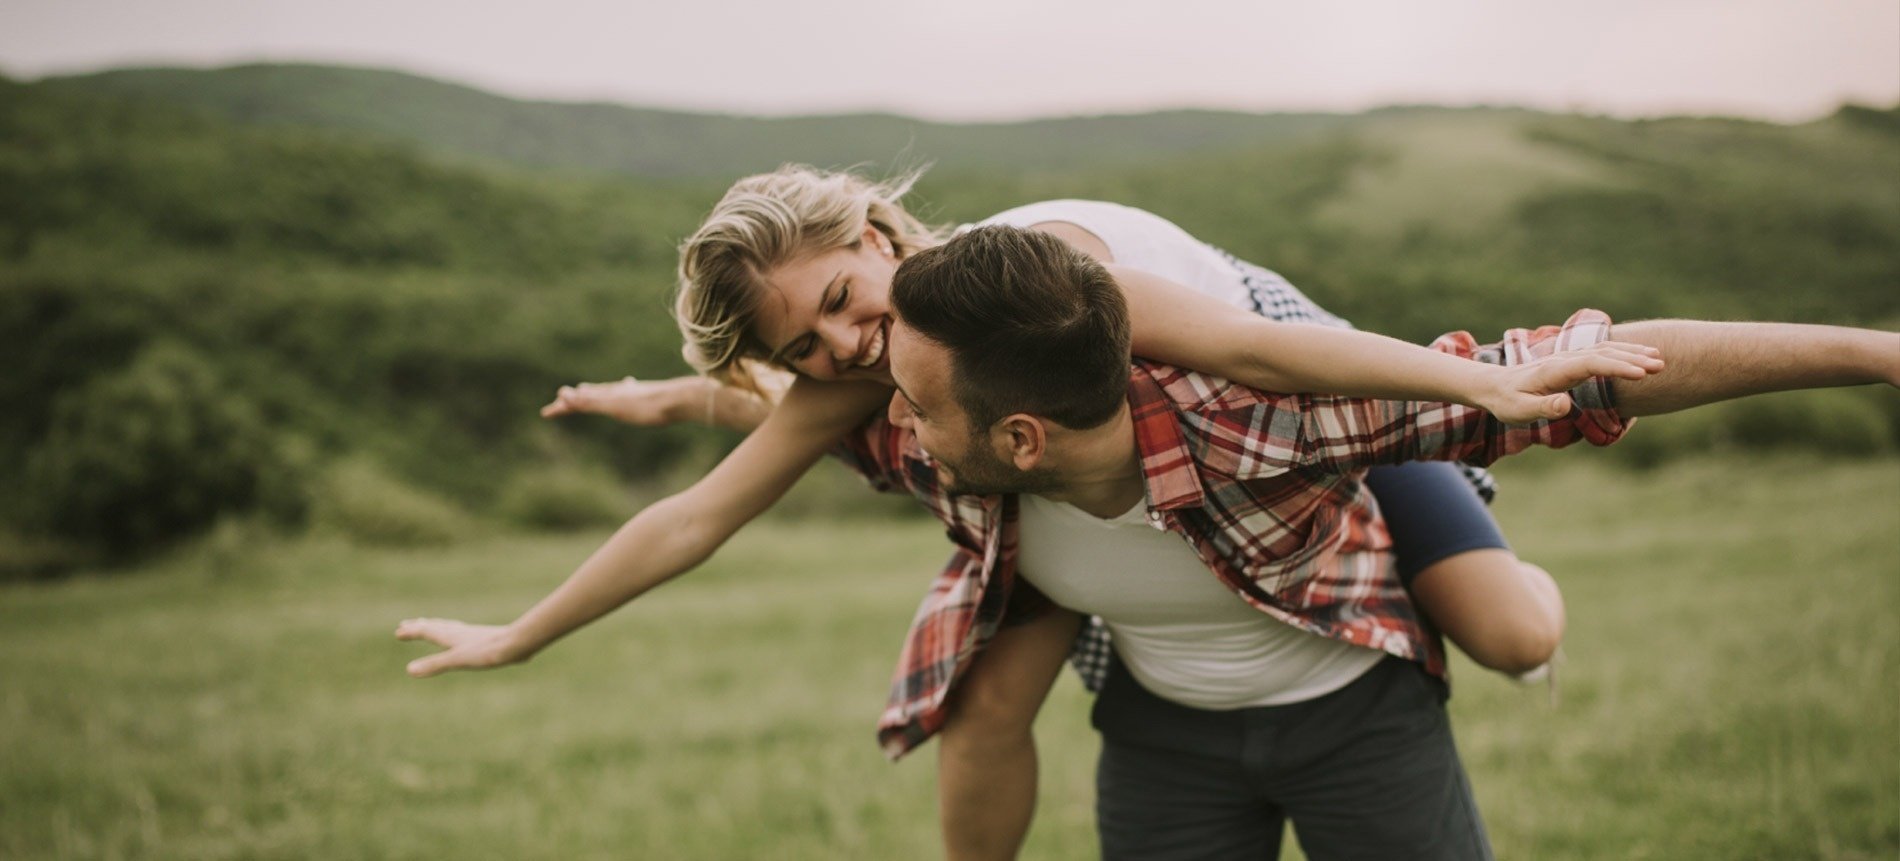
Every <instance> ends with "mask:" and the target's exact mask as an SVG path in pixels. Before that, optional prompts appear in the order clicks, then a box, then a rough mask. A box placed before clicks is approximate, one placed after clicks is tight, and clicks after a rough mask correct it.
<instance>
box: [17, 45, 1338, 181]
mask: <svg viewBox="0 0 1900 861" xmlns="http://www.w3.org/2000/svg"><path fill="white" fill-rule="evenodd" d="M47 83H49V84H54V85H57V86H59V87H62V88H64V87H70V88H74V89H80V90H88V91H94V92H110V93H118V94H123V95H130V96H135V97H139V98H148V99H163V100H167V101H172V102H176V103H178V104H182V105H190V106H193V107H196V108H200V109H204V110H206V111H209V112H210V113H212V114H214V115H216V116H219V117H223V118H225V119H228V120H231V121H233V122H237V123H243V124H255V125H275V126H296V127H308V128H330V129H339V130H345V131H351V132H358V133H370V134H375V135H378V136H382V137H385V138H387V139H390V140H395V141H404V142H408V143H414V144H417V145H420V146H423V147H425V148H429V149H432V150H437V151H441V152H445V153H455V154H459V155H464V156H472V157H477V158H482V159H488V160H493V161H499V162H504V163H508V164H513V165H518V166H524V167H532V168H556V169H561V170H568V171H578V172H587V173H620V174H631V175H636V176H650V177H693V176H710V177H731V176H737V175H740V174H745V173H753V172H757V171H761V170H770V169H771V168H773V167H776V166H777V165H779V164H781V163H783V162H786V161H798V162H806V163H810V164H821V165H838V166H842V165H851V164H860V163H868V164H877V165H885V166H889V165H891V164H892V163H894V162H896V161H899V160H904V159H906V158H908V159H909V160H912V161H923V160H933V161H936V162H938V163H940V164H942V165H944V166H946V167H951V168H956V169H964V168H968V169H986V168H1003V169H1009V170H1019V169H1027V170H1037V169H1055V168H1073V167H1077V166H1087V167H1103V166H1114V165H1129V164H1139V163H1141V162H1145V161H1150V160H1154V159H1161V158H1169V157H1173V156H1178V155H1183V154H1192V153H1197V152H1205V151H1211V150H1219V149H1229V148H1233V147H1238V146H1246V145H1252V144H1259V143H1262V142H1267V141H1274V140H1281V139H1285V138H1289V137H1295V136H1298V135H1300V134H1304V133H1307V132H1311V131H1314V130H1318V129H1324V128H1330V127H1333V126H1336V125H1338V124H1340V123H1342V122H1344V121H1345V119H1346V118H1345V117H1343V116H1340V115H1333V114H1275V115H1256V114H1241V113H1227V112H1216V111H1170V112H1163V113H1155V114H1143V115H1139V116H1109V117H1073V118H1066V119H1052V120H1037V121H1032V122H1020V123H998V124H970V125H951V124H945V123H934V122H927V121H923V120H917V119H911V118H907V117H900V116H892V115H880V114H863V115H847V116H826V117H791V118H781V119H764V118H755V117H739V116H725V115H719V114H702V113H689V112H684V111H664V110H652V109H642V108H632V107H625V106H621V105H613V104H577V103H561V102H535V101H524V100H519V99H510V98H506V97H503V96H498V95H494V94H491V93H486V92H483V91H480V90H476V89H473V88H470V87H464V86H460V85H457V84H453V83H448V82H444V81H438V80H433V79H429V78H424V77H419V76H416V75H410V74H406V73H402V72H392V71H383V70H375V69H355V68H342V67H335V66H308V65H252V66H236V67H231V68H224V69H212V70H196V69H176V68H153V69H120V70H113V71H108V72H100V73H97V74H91V75H80V76H73V77H66V78H57V79H51V80H49V81H48V82H47Z"/></svg>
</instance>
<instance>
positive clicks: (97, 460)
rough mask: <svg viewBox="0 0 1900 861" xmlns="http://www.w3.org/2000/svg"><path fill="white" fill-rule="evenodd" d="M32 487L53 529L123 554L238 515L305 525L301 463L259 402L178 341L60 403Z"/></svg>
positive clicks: (33, 466)
mask: <svg viewBox="0 0 1900 861" xmlns="http://www.w3.org/2000/svg"><path fill="white" fill-rule="evenodd" d="M25 486H26V488H27V489H28V492H27V494H26V496H27V498H29V499H31V500H33V501H34V502H35V504H36V505H37V506H38V510H37V514H38V519H39V520H40V521H41V522H43V523H44V524H45V526H46V527H47V528H48V529H49V531H50V532H51V533H52V534H54V535H56V536H59V537H61V538H66V539H70V540H74V541H83V542H96V543H97V544H98V545H100V546H101V547H102V548H103V549H105V550H106V551H107V552H108V553H111V554H113V555H125V554H130V553H133V552H136V551H140V550H146V549H150V548H153V547H156V546H159V545H161V544H164V543H166V542H168V541H170V540H172V539H174V538H176V537H178V536H180V535H184V534H189V533H191V532H194V531H197V530H198V529H201V528H203V527H205V526H208V525H210V523H211V522H212V521H214V520H215V519H217V518H218V517H219V516H220V515H223V514H227V513H231V512H240V511H248V510H251V509H253V508H262V509H264V510H266V511H268V512H270V513H272V514H275V515H277V516H278V517H279V518H281V519H283V520H286V521H295V520H297V519H299V518H301V516H302V514H303V505H304V499H303V497H302V490H303V489H302V487H301V485H300V483H299V481H298V478H297V476H295V474H294V467H293V463H292V458H290V457H288V456H286V454H285V453H284V451H283V450H282V444H281V443H280V440H279V438H278V437H277V436H275V435H273V434H272V433H271V432H270V430H269V428H267V427H266V426H265V424H264V422H263V420H262V419H261V417H260V416H259V414H258V412H257V410H256V409H255V407H253V406H252V405H251V404H249V403H248V402H246V401H244V400H242V399H241V398H236V397H233V396H232V395H231V394H230V393H229V392H228V391H227V390H226V389H225V387H224V385H223V384H222V382H221V380H220V379H219V376H218V371H217V369H216V368H215V367H214V366H213V365H212V364H211V363H210V362H209V361H207V360H205V359H204V358H203V357H201V356H199V355H197V354H196V353H194V352H192V351H191V350H190V349H188V348H185V347H182V346H179V345H177V344H173V343H168V342H160V343H157V344H154V345H153V346H151V347H148V348H147V349H145V350H144V351H143V352H141V353H140V354H139V355H138V356H137V357H136V358H135V359H133V361H132V362H131V364H130V365H129V366H127V367H126V368H125V369H124V370H122V371H118V372H115V373H111V374H107V375H103V376H101V377H98V378H96V379H93V380H91V381H88V382H87V383H86V384H85V385H83V386H81V387H79V388H76V389H73V390H71V391H70V392H67V393H65V394H63V395H62V396H61V397H60V398H59V399H58V400H57V401H55V403H54V405H53V409H52V419H51V422H50V426H49V428H48V430H47V433H46V435H45V437H44V439H43V440H41V442H40V444H39V445H38V447H37V448H36V449H35V450H34V451H33V453H32V454H31V455H30V456H29V457H28V459H27V463H26V481H25Z"/></svg>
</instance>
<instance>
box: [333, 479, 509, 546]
mask: <svg viewBox="0 0 1900 861" xmlns="http://www.w3.org/2000/svg"><path fill="white" fill-rule="evenodd" d="M311 515H312V521H313V522H314V523H315V525H316V526H317V527H318V528H320V529H322V530H324V531H327V532H333V533H336V534H339V535H342V536H345V537H347V538H349V539H351V540H353V541H358V542H361V543H364V544H373V545H387V546H394V547H428V546H439V545H443V544H447V543H449V542H451V541H455V540H456V539H459V538H467V537H469V536H471V535H473V534H474V533H475V521H474V520H472V519H471V518H470V517H469V515H468V514H467V513H466V512H464V511H462V510H461V509H459V508H457V507H456V506H455V504H454V503H451V502H449V501H448V500H445V499H443V498H442V497H440V496H438V495H436V494H433V493H429V492H427V491H424V490H420V489H418V488H416V487H414V486H411V485H409V484H407V483H405V482H403V481H401V480H399V479H396V478H394V477H393V476H391V475H390V474H389V473H388V472H387V471H386V470H384V469H383V468H381V467H379V466H377V465H376V464H375V463H372V462H370V461H369V460H367V459H360V458H359V459H354V460H347V461H343V462H341V463H337V464H335V465H333V466H331V467H330V469H329V470H328V471H327V472H326V473H325V474H324V476H323V479H322V480H321V481H320V482H319V483H318V484H317V492H316V500H315V504H314V505H313V506H312V508H311Z"/></svg>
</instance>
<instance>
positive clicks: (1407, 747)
mask: <svg viewBox="0 0 1900 861" xmlns="http://www.w3.org/2000/svg"><path fill="white" fill-rule="evenodd" d="M1444 692H1445V689H1444V686H1443V684H1442V683H1440V682H1439V681H1438V680H1437V679H1434V678H1432V677H1430V676H1428V675H1426V673H1425V671H1424V670H1423V669H1422V668H1420V667H1419V666H1418V665H1416V664H1414V663H1412V662H1410V661H1405V660H1401V659H1398V658H1387V659H1385V660H1384V661H1381V662H1380V663H1379V664H1377V665H1375V666H1374V667H1373V668H1372V669H1371V670H1368V671H1366V673H1365V674H1364V675H1362V676H1360V677H1359V678H1358V679H1357V680H1355V681H1353V682H1352V683H1351V684H1349V685H1347V686H1346V687H1344V688H1341V689H1339V690H1337V691H1334V692H1332V693H1330V694H1327V695H1325V696H1323V697H1319V698H1317V699H1313V700H1308V701H1306V702H1300V703H1293V704H1290V705H1284V706H1264V707H1259V708H1249V709H1238V710H1234V711H1206V710H1202V709H1195V708H1189V707H1187V706H1183V705H1180V704H1178V703H1174V702H1170V701H1167V700H1164V699H1161V698H1160V697H1157V696H1155V695H1154V694H1152V693H1149V692H1148V691H1147V690H1145V689H1144V688H1142V687H1141V685H1140V684H1139V683H1137V682H1136V681H1135V680H1134V678H1133V677H1132V676H1130V675H1129V674H1128V671H1127V669H1125V668H1124V667H1122V665H1121V661H1120V660H1116V661H1115V662H1114V663H1113V665H1112V666H1111V667H1110V670H1109V676H1108V681H1107V683H1106V685H1105V686H1104V688H1103V690H1102V693H1101V694H1100V695H1099V696H1098V697H1097V699H1096V702H1095V710H1094V714H1093V719H1094V723H1095V728H1096V729H1098V730H1100V731H1101V733H1102V757H1101V762H1100V763H1099V765H1098V767H1097V770H1096V778H1095V780H1096V802H1095V816H1096V828H1097V830H1098V832H1099V833H1100V835H1101V840H1102V857H1103V858H1105V859H1109V861H1121V859H1143V861H1147V859H1189V858H1195V859H1230V858H1245V859H1274V858H1278V857H1279V856H1280V838H1281V833H1282V831H1283V830H1284V827H1285V823H1286V821H1287V820H1288V819H1291V820H1292V821H1293V831H1294V834H1295V835H1296V837H1297V838H1298V839H1299V841H1300V848H1301V849H1302V850H1304V851H1305V852H1306V855H1307V857H1308V858H1310V859H1313V861H1340V859H1377V861H1393V859H1412V858H1416V859H1445V861H1454V859H1455V861H1490V859H1491V857H1492V855H1491V845H1490V841H1489V839H1488V838H1486V836H1485V833H1484V822H1483V821H1482V820H1481V819H1480V818H1479V817H1478V807H1477V804H1476V802H1475V801H1474V800H1473V799H1472V796H1471V784H1470V782H1469V781H1468V780H1466V778H1465V771H1464V766H1463V765H1462V764H1461V763H1460V762H1459V761H1458V750H1457V748H1456V747H1455V746H1454V745H1453V744H1452V737H1451V723H1450V720H1449V718H1448V717H1447V715H1446V714H1445V707H1444Z"/></svg>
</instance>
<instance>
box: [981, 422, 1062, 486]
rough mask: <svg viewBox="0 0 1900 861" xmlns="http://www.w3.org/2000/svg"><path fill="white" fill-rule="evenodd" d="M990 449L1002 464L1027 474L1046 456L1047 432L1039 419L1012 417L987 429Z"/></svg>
mask: <svg viewBox="0 0 1900 861" xmlns="http://www.w3.org/2000/svg"><path fill="white" fill-rule="evenodd" d="M990 445H991V446H992V447H993V448H994V449H995V450H996V452H997V454H998V455H999V456H1000V457H1002V458H1003V459H1004V460H1007V461H1009V462H1010V463H1011V464H1013V465H1014V466H1015V467H1016V468H1017V469H1019V470H1022V471H1024V472H1028V471H1029V470H1031V469H1034V468H1035V467H1036V466H1038V465H1039V464H1041V463H1042V461H1043V458H1045V457H1047V456H1048V454H1049V429H1048V428H1047V427H1045V426H1044V425H1043V423H1042V419H1039V418H1036V417H1035V416H1032V415H1030V414H1028V413H1015V414H1012V415H1008V416H1004V417H1003V419H1002V420H1001V421H999V422H997V423H996V424H994V425H991V426H990Z"/></svg>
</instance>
